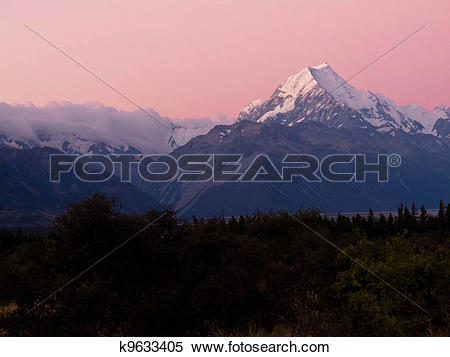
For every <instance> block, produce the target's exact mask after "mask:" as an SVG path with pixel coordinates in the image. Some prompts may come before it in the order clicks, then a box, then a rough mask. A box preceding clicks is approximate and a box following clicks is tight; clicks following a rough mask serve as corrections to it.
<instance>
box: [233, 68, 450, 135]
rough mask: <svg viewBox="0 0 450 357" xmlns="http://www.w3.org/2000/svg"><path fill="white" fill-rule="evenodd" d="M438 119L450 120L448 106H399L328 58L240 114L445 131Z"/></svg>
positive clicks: (263, 119)
mask: <svg viewBox="0 0 450 357" xmlns="http://www.w3.org/2000/svg"><path fill="white" fill-rule="evenodd" d="M439 119H442V120H449V111H448V108H446V107H443V106H442V107H437V108H435V109H434V110H431V111H430V110H426V109H424V108H422V107H420V106H418V105H415V104H408V105H406V106H400V105H398V104H396V103H395V102H394V101H393V100H392V99H390V98H387V97H384V96H383V95H381V94H376V93H373V92H371V91H370V90H360V89H357V88H355V87H353V86H352V85H351V84H349V83H348V82H347V81H346V80H345V79H344V78H342V77H341V76H339V75H338V74H337V73H336V72H335V71H334V70H333V69H332V68H331V66H330V65H329V64H328V63H326V62H325V63H322V64H320V65H317V66H313V67H306V68H304V69H302V70H301V71H300V72H298V73H296V74H294V75H292V76H290V77H289V78H288V79H287V80H286V81H285V82H284V83H282V84H280V85H279V86H278V88H277V89H276V90H275V92H274V93H273V95H272V96H271V97H270V98H269V99H268V100H266V101H261V100H259V101H257V102H252V104H250V105H249V106H247V107H246V108H245V109H244V110H243V111H242V112H241V113H240V114H239V117H238V120H251V121H258V122H266V121H277V122H279V123H281V124H286V125H289V126H292V125H296V124H297V123H299V122H302V121H304V120H313V121H319V122H322V123H326V124H327V125H329V126H332V127H338V128H341V127H355V126H358V127H373V128H376V129H378V130H380V131H391V130H393V129H401V130H404V131H406V132H409V133H425V134H435V135H440V136H442V133H441V134H440V133H438V131H437V129H436V128H435V124H436V122H437V121H438V120H439ZM441 124H442V123H441ZM446 125H447V126H448V124H447V123H446ZM441 126H442V125H441ZM444 132H445V130H444ZM447 135H448V134H447Z"/></svg>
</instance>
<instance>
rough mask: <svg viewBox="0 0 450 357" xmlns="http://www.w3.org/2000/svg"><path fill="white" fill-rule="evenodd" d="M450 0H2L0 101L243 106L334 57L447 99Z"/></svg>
mask: <svg viewBox="0 0 450 357" xmlns="http://www.w3.org/2000/svg"><path fill="white" fill-rule="evenodd" d="M449 14H450V2H449V1H448V0H432V1H423V0H420V1H419V0H395V1H392V0H390V1H385V0H383V1H381V0H378V1H372V0H370V1H367V0H363V1H362V0H355V1H350V0H342V1H337V0H314V1H301V0H239V1H238V0H236V1H234V0H224V1H219V0H177V1H174V0H152V1H147V0H142V1H119V0H117V1H116V0H102V1H98V0H97V1H96V0H77V1H70V2H69V1H60V0H41V1H39V2H37V1H36V2H35V1H33V2H31V1H23V0H0V48H1V55H0V78H1V86H0V101H5V102H9V103H23V102H33V103H34V104H36V105H45V104H46V103H47V102H49V101H71V102H74V103H85V102H90V101H99V102H102V103H104V104H105V105H112V106H114V107H117V108H120V109H126V110H132V109H135V108H134V107H133V106H132V105H131V104H130V103H128V102H127V101H125V100H124V99H123V98H121V97H120V96H118V95H117V94H116V93H114V92H113V91H111V90H110V89H109V88H107V87H105V86H104V85H103V84H101V83H100V82H98V81H97V80H96V79H94V78H92V77H91V76H90V75H89V74H87V73H86V72H85V71H84V70H82V69H81V68H79V67H77V66H76V65H75V64H73V63H72V62H70V61H69V60H68V59H67V58H65V57H63V56H62V55H61V54H60V53H58V52H57V51H55V50H54V49H53V48H51V47H50V46H49V45H48V44H46V43H44V42H43V41H42V40H40V39H38V38H37V37H36V36H35V35H34V34H32V33H31V32H30V31H29V30H27V29H26V28H25V26H24V25H25V24H27V25H29V26H31V27H32V28H34V29H35V30H37V31H38V32H40V33H41V34H43V35H44V36H45V37H47V38H48V39H49V40H50V41H52V42H54V43H55V44H57V45H58V46H60V47H61V48H63V49H64V50H66V51H67V52H68V53H70V54H71V55H73V56H74V57H76V58H78V59H79V60H80V61H81V62H82V63H83V64H85V65H86V66H87V67H89V68H90V69H92V70H93V71H94V72H95V73H97V74H98V75H99V76H101V77H102V78H104V79H105V80H107V81H108V82H110V83H111V84H112V85H113V86H115V87H116V88H118V89H120V90H121V91H123V92H124V93H126V94H127V95H128V96H129V97H131V98H132V99H133V100H134V101H136V102H137V103H139V104H140V105H142V106H143V107H148V108H153V109H155V110H156V111H158V112H159V113H160V114H162V115H167V116H171V117H202V116H211V115H213V114H215V113H223V114H226V115H229V116H236V115H237V114H238V112H239V111H240V110H241V109H242V108H243V107H244V106H245V105H247V104H248V103H249V102H250V101H252V100H254V99H257V98H267V97H268V96H270V95H271V94H272V92H273V90H274V89H275V88H276V86H277V85H278V84H279V83H280V82H282V81H284V80H285V79H286V78H287V76H289V75H290V74H293V73H295V72H298V71H299V70H300V69H302V68H304V67H306V66H312V65H316V64H319V63H322V62H325V61H327V62H328V63H329V64H330V65H331V66H332V67H333V69H334V70H335V71H336V72H337V73H339V74H340V75H341V76H343V77H344V78H348V77H350V76H351V75H353V74H354V73H355V72H357V71H359V70H360V69H361V68H362V67H364V66H365V65H367V64H368V63H370V62H371V61H372V60H374V59H375V58H376V57H378V56H379V55H381V54H382V53H383V52H384V51H386V50H388V49H389V48H390V47H392V46H393V45H394V44H395V43H397V42H398V41H400V40H402V39H403V38H405V37H406V36H407V35H408V34H410V33H412V32H413V31H415V30H416V29H418V28H419V27H420V26H422V25H427V27H426V28H425V29H424V30H423V31H421V32H420V33H418V34H417V35H416V36H414V37H413V38H411V39H410V40H409V41H408V42H406V43H405V44H404V45H402V46H401V47H400V48H398V49H396V50H395V51H393V52H392V53H390V54H389V55H387V56H386V57H385V58H383V59H382V60H381V61H379V62H378V63H376V64H375V65H374V66H372V67H371V68H369V69H368V70H367V71H365V72H364V73H362V74H361V75H359V76H358V77H357V78H355V79H354V80H353V81H352V82H351V83H352V84H353V85H354V86H356V87H358V88H368V89H371V90H373V91H375V92H378V93H382V94H384V95H385V96H388V97H391V98H393V99H394V100H395V101H396V102H397V103H399V104H407V103H411V102H412V103H417V104H420V105H422V106H425V107H426V108H432V107H434V106H435V105H438V104H445V105H450V66H449V62H450V45H449V39H450V21H449V18H448V16H449Z"/></svg>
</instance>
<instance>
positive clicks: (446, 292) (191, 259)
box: [0, 194, 450, 336]
mask: <svg viewBox="0 0 450 357" xmlns="http://www.w3.org/2000/svg"><path fill="white" fill-rule="evenodd" d="M162 214H163V212H160V211H154V210H150V211H149V212H147V213H145V214H127V213H125V212H124V211H123V210H122V208H121V206H120V203H118V202H117V201H116V200H115V199H113V198H109V197H105V196H103V195H100V194H94V195H91V196H89V197H87V198H85V199H84V200H83V201H81V202H79V203H74V204H71V205H69V206H68V207H67V209H66V210H65V211H64V212H63V213H62V214H61V215H60V216H58V217H57V218H56V219H55V221H54V227H53V229H52V230H51V231H50V232H49V233H45V234H44V233H40V234H39V233H24V232H23V231H22V230H20V229H19V230H17V231H14V232H12V231H11V230H7V229H1V230H0V267H1V268H0V336H449V334H450V316H449V313H450V284H449V282H450V254H449V252H450V204H449V205H445V204H444V202H442V201H441V202H440V209H439V213H438V214H437V215H436V216H432V215H430V214H428V213H427V211H426V209H425V208H424V207H423V206H422V207H420V208H417V207H416V206H415V205H414V204H413V205H412V206H410V207H406V206H404V205H403V204H402V205H400V207H399V208H398V213H397V214H396V215H389V216H383V215H380V216H378V215H375V214H374V213H373V212H372V211H370V212H369V214H368V216H367V217H361V216H359V215H356V216H354V217H351V218H349V217H345V216H337V217H335V218H328V217H326V216H324V215H321V214H320V213H319V212H318V211H314V210H311V211H302V210H299V211H297V212H295V213H290V212H269V213H256V214H254V215H248V216H241V217H233V218H231V219H227V220H225V219H223V218H221V217H213V218H203V219H200V218H195V217H192V219H190V220H183V219H179V218H177V217H176V212H175V211H174V210H173V209H170V208H169V209H167V210H166V211H165V212H164V215H163V216H162V217H161V215H162ZM155 220H156V221H155ZM152 222H154V223H153V224H150V223H152ZM0 225H1V223H0ZM140 231H141V232H140ZM138 232H140V233H139V234H137V233H138ZM124 242H126V243H124ZM118 247H119V248H118ZM109 253H110V254H109ZM105 255H106V257H105ZM101 258H103V259H102V260H101V261H99V259H101ZM96 262H97V264H95V265H93V264H94V263H96ZM91 266H92V267H91ZM89 267H91V268H89ZM88 268H89V269H88ZM80 273H81V274H80ZM49 296H50V297H49ZM48 297H49V298H48Z"/></svg>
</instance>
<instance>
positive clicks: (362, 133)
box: [0, 63, 450, 217]
mask: <svg viewBox="0 0 450 357" xmlns="http://www.w3.org/2000/svg"><path fill="white" fill-rule="evenodd" d="M66 105H68V104H66ZM68 106H69V109H70V110H71V111H72V112H71V114H70V115H68V114H67V113H66V110H62V109H63V107H64V105H61V104H52V105H51V106H50V108H47V109H46V110H43V111H42V112H41V113H40V114H39V115H37V116H36V115H35V116H34V117H32V118H31V119H27V118H28V117H26V116H25V117H26V118H25V119H24V118H22V119H21V120H19V121H17V122H19V123H21V125H17V122H15V121H14V118H15V115H16V116H17V115H19V114H17V113H16V112H17V110H16V111H14V109H17V108H13V106H9V105H7V104H1V105H0V146H4V147H5V149H4V150H3V151H0V157H1V156H2V155H3V156H4V155H11V154H10V153H8V152H9V150H14V151H20V150H19V149H24V150H23V151H28V150H30V149H27V148H33V149H32V150H34V151H39V152H40V155H43V156H45V155H46V154H48V153H47V152H45V150H47V149H44V147H46V146H50V147H52V148H53V149H56V150H58V151H60V152H66V153H72V152H76V153H123V152H129V153H144V154H145V153H167V152H172V154H173V155H174V156H180V155H183V154H199V153H203V154H205V153H207V154H212V153H233V154H243V160H242V168H243V169H245V168H246V167H247V166H248V165H249V163H250V162H251V161H252V160H253V158H254V157H255V156H256V155H258V154H266V155H268V156H269V157H270V158H272V159H273V161H274V162H281V159H282V158H283V157H284V155H286V154H288V153H302V154H313V155H316V156H317V157H319V158H323V157H325V156H327V155H329V154H333V153H339V154H343V153H352V154H356V153H359V154H367V155H368V157H369V158H371V160H375V159H376V155H377V154H381V153H387V154H392V153H396V154H399V155H401V157H402V165H401V166H400V167H398V168H395V169H394V168H393V169H392V170H391V172H390V180H389V182H386V183H379V182H377V181H376V180H375V178H374V177H373V176H370V175H369V179H368V180H367V181H366V182H348V183H333V182H320V183H309V182H305V181H304V180H303V179H302V178H296V179H294V181H293V182H290V183H287V182H282V183H263V182H259V183H243V182H236V183H230V182H228V183H219V182H212V181H210V182H202V183H180V182H177V181H176V180H175V181H172V182H169V183H161V184H156V183H148V182H144V181H142V180H140V179H139V178H138V177H137V175H136V173H135V175H134V179H133V184H134V186H133V185H130V186H127V187H125V188H124V189H123V190H124V191H122V197H126V196H127V192H128V191H129V192H130V197H134V196H133V195H134V194H135V192H136V191H138V192H144V193H143V197H146V198H147V202H152V205H153V206H156V205H158V204H162V205H173V206H175V207H176V209H177V210H178V213H179V214H180V215H182V216H185V217H189V216H192V215H196V216H202V217H203V216H209V215H216V214H225V215H227V216H231V215H239V214H246V213H249V214H250V213H254V212H256V211H258V210H260V211H268V210H281V209H288V210H295V209H298V208H300V207H302V208H318V209H320V210H321V211H323V212H339V211H340V212H343V211H347V212H348V211H351V212H353V211H367V210H368V209H369V208H373V209H376V210H383V211H385V210H394V209H395V208H396V207H397V206H398V204H399V203H400V202H404V203H411V202H412V201H415V202H416V203H417V204H422V203H423V204H425V205H427V206H428V207H435V206H437V203H438V201H439V200H440V199H443V200H447V201H449V200H450V197H449V196H450V187H449V185H448V181H449V177H450V108H449V107H446V106H442V105H441V106H438V107H436V108H434V109H433V110H427V109H424V108H422V107H420V106H418V105H415V104H408V105H405V106H400V105H398V104H396V103H395V102H394V101H393V100H392V99H389V98H387V97H384V96H383V95H381V94H377V93H373V92H371V91H369V90H360V89H357V88H355V87H353V86H351V85H350V84H349V83H348V82H347V81H345V80H344V79H343V78H341V77H340V76H339V75H338V74H337V73H336V72H335V71H334V70H333V69H332V68H331V67H330V66H329V65H328V64H326V63H324V64H320V65H318V66H314V67H307V68H305V69H303V70H301V71H300V72H298V73H297V74H294V75H292V76H290V77H289V78H288V79H287V80H286V81H285V82H284V83H282V84H280V85H279V86H278V87H277V88H276V89H275V91H274V93H273V95H272V96H271V97H270V98H268V99H267V100H256V101H253V102H252V103H251V104H250V105H248V106H247V107H245V108H244V109H243V110H242V111H241V113H240V114H239V115H238V117H237V120H236V121H235V122H234V123H233V124H231V125H216V126H214V122H212V121H210V120H203V121H200V122H199V121H194V120H193V121H191V122H189V121H187V122H183V121H181V122H178V123H175V122H172V121H169V120H168V119H167V118H161V117H158V118H161V120H162V121H163V122H164V125H161V124H160V123H157V122H156V121H154V120H151V119H150V118H148V117H146V115H145V113H137V112H133V114H129V113H128V114H124V112H119V111H116V110H115V109H113V108H107V107H103V106H100V105H98V104H95V105H94V104H93V105H92V108H87V109H86V108H80V107H77V106H76V105H72V104H71V105H68ZM20 109H21V111H20V113H22V114H21V115H22V117H24V115H23V112H24V111H25V112H26V108H25V110H24V109H23V108H22V107H21V108H20ZM31 109H32V110H31ZM31 109H30V111H33V112H36V110H35V108H31ZM65 109H67V108H65ZM38 112H39V111H38ZM152 114H155V115H156V113H155V112H152ZM65 116H66V119H67V117H69V118H70V119H69V120H66V121H64V120H63V119H62V118H64V117H65ZM130 118H131V119H130ZM126 119H127V120H126ZM67 122H68V123H69V124H68V123H67ZM166 124H167V125H166ZM13 148H14V149H13ZM15 155H17V154H15ZM34 155H37V154H34ZM13 166H14V165H10V166H9V167H10V170H9V171H6V172H5V173H4V174H3V179H2V180H6V181H7V180H15V179H16V177H18V176H17V174H16V173H14V172H13V171H11V167H13ZM41 166H42V165H41ZM25 171H26V170H23V171H22V173H21V174H22V175H23V174H24V173H25ZM44 171H45V170H44ZM42 175H43V172H41V171H39V174H38V175H37V177H36V178H35V179H36V180H38V179H39V180H42ZM46 179H47V177H46ZM22 181H23V180H22ZM114 184H115V185H116V184H117V185H118V183H117V182H115V183H114ZM26 185H30V183H29V182H28V183H26ZM19 186H20V185H19ZM94 189H96V188H95V187H89V190H88V191H90V192H91V191H92V190H94ZM17 190H19V188H18V187H16V186H14V187H11V189H8V191H9V193H10V194H14V192H15V191H17ZM115 190H117V189H116V188H110V189H109V191H111V192H114V191H115ZM135 190H136V191H135ZM105 191H108V190H105V189H104V190H103V192H105ZM52 192H58V190H53V191H52ZM79 192H81V191H79ZM83 192H84V191H83ZM5 195H6V191H4V192H3V193H2V194H1V196H0V199H1V200H2V202H3V204H7V203H8V200H9V198H8V197H9V196H7V195H6V196H5ZM52 197H54V196H52ZM77 197H78V196H77ZM75 198H76V197H75V196H72V197H69V196H67V195H66V196H64V199H62V201H64V200H68V199H75ZM52 199H56V198H52ZM62 201H61V202H62ZM58 202H59V203H58V205H54V207H55V209H59V207H60V206H61V204H60V201H58ZM134 206H135V207H137V206H139V205H137V204H134ZM32 207H35V206H30V209H34V208H32ZM55 209H53V211H55Z"/></svg>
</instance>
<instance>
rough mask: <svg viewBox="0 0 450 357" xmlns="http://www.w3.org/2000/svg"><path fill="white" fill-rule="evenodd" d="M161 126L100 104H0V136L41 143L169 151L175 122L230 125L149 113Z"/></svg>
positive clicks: (215, 120)
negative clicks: (74, 140) (69, 140)
mask: <svg viewBox="0 0 450 357" xmlns="http://www.w3.org/2000/svg"><path fill="white" fill-rule="evenodd" d="M149 111H150V112H151V113H152V114H153V115H154V116H156V117H157V118H159V119H160V121H162V122H164V123H166V124H167V125H166V126H163V125H161V124H160V123H159V122H157V121H156V120H154V119H152V118H150V117H149V116H148V115H147V114H146V113H144V112H143V111H140V110H139V111H137V110H136V111H119V110H117V109H115V108H113V107H106V106H104V105H102V104H100V103H98V102H92V103H87V104H73V103H69V102H63V103H55V102H51V103H49V104H47V105H46V106H44V107H37V106H34V105H33V104H15V105H11V104H7V103H1V102H0V134H3V135H6V136H8V137H13V138H14V139H20V140H35V141H38V140H39V136H40V135H46V136H48V135H50V136H52V137H55V136H58V135H62V134H63V135H67V134H69V135H70V134H75V135H77V136H78V137H80V138H82V139H86V140H90V141H103V142H105V143H107V144H109V145H112V146H116V147H118V146H121V145H123V146H126V145H128V146H133V147H135V148H137V149H139V150H140V151H142V152H152V151H154V150H164V149H166V150H169V149H170V148H169V146H168V139H169V137H170V135H171V128H172V123H174V124H177V125H181V126H184V127H187V131H188V132H189V130H190V129H192V130H193V129H198V128H205V130H206V131H207V130H208V129H209V128H212V127H213V126H214V125H216V124H219V123H225V122H229V121H230V119H229V118H227V117H226V116H224V115H220V114H218V115H214V116H213V117H212V118H211V119H210V118H201V119H190V118H187V119H169V118H164V117H161V116H160V115H159V114H158V113H157V112H155V111H153V110H149Z"/></svg>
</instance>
